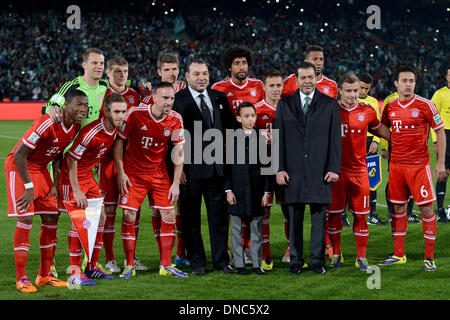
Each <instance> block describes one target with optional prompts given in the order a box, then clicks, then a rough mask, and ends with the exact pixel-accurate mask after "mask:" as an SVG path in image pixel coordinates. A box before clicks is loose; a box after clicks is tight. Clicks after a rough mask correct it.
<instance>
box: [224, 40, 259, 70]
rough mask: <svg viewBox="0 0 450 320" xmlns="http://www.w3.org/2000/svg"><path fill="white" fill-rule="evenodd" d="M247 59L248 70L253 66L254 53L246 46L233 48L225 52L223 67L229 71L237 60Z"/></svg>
mask: <svg viewBox="0 0 450 320" xmlns="http://www.w3.org/2000/svg"><path fill="white" fill-rule="evenodd" d="M242 57H243V58H245V59H247V64H248V68H249V69H250V68H251V67H252V66H253V62H254V58H253V52H252V51H251V50H250V49H249V48H248V47H246V46H233V47H229V48H227V49H225V50H224V52H223V55H222V67H223V68H224V69H225V70H227V71H228V69H230V68H231V64H232V63H233V61H234V59H236V58H242Z"/></svg>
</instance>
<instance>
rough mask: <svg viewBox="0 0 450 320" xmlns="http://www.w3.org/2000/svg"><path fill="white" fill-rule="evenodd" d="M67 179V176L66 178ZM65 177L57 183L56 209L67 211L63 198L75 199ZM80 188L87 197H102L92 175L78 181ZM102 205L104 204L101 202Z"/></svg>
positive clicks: (67, 199)
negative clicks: (57, 199) (57, 197)
mask: <svg viewBox="0 0 450 320" xmlns="http://www.w3.org/2000/svg"><path fill="white" fill-rule="evenodd" d="M67 180H68V178H67ZM67 180H66V179H61V182H60V184H59V201H58V210H59V211H64V212H67V210H66V207H65V206H64V202H63V201H64V200H66V201H70V200H75V199H74V197H73V193H72V188H71V187H70V183H69V182H68V181H67ZM79 184H80V190H81V192H83V193H84V194H85V196H86V198H88V199H93V198H102V197H103V196H102V193H101V192H100V187H99V186H98V184H97V182H96V181H95V179H94V177H92V178H90V179H89V180H83V181H79ZM103 206H104V204H103Z"/></svg>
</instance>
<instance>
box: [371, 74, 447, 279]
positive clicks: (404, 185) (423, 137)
mask: <svg viewBox="0 0 450 320" xmlns="http://www.w3.org/2000/svg"><path fill="white" fill-rule="evenodd" d="M416 78H417V73H416V71H415V69H414V68H413V67H410V66H401V67H400V68H399V70H398V72H397V75H396V78H395V81H394V85H395V86H396V87H397V92H398V98H397V99H394V100H392V101H391V102H389V103H388V104H386V106H385V107H384V109H383V116H382V120H381V121H382V123H384V124H385V125H387V126H388V127H390V128H391V130H392V134H391V160H390V165H389V200H390V201H391V202H392V203H393V205H394V212H393V214H392V222H391V227H392V237H393V239H394V254H393V255H391V256H389V257H388V258H387V259H385V260H383V261H381V262H379V264H380V265H390V264H403V263H406V255H405V236H406V229H407V216H406V207H407V203H408V198H409V196H410V195H412V196H413V198H414V201H415V202H416V204H417V205H418V206H419V211H420V213H421V215H422V228H423V236H424V239H425V259H424V268H425V270H426V271H433V270H436V264H435V262H434V244H435V240H436V217H435V214H434V209H433V202H434V201H436V195H435V192H434V188H433V180H432V172H431V167H430V154H429V152H428V138H429V134H430V127H431V128H432V129H433V130H434V131H435V132H436V138H437V141H436V146H437V162H436V167H435V170H434V174H435V176H436V178H437V180H438V181H442V180H445V179H446V177H447V172H446V170H445V150H446V137H445V132H444V129H443V128H444V122H443V121H442V119H441V116H440V114H439V112H438V110H437V108H436V106H435V105H434V103H433V102H431V101H430V100H428V99H425V98H422V97H421V96H419V95H416V94H415V93H414V89H415V85H416Z"/></svg>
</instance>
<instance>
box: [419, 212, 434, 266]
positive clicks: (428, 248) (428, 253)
mask: <svg viewBox="0 0 450 320" xmlns="http://www.w3.org/2000/svg"><path fill="white" fill-rule="evenodd" d="M422 230H423V238H424V239H425V259H426V258H432V259H434V243H435V241H436V215H435V214H434V212H433V214H432V215H431V216H428V217H424V216H422Z"/></svg>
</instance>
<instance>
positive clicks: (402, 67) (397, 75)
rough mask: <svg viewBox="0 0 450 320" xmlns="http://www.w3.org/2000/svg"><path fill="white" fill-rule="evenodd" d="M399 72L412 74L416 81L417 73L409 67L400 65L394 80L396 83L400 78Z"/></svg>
mask: <svg viewBox="0 0 450 320" xmlns="http://www.w3.org/2000/svg"><path fill="white" fill-rule="evenodd" d="M401 72H412V73H414V77H415V78H416V80H417V71H416V69H415V68H414V67H413V66H410V65H401V66H400V67H398V68H397V72H396V74H395V80H397V81H398V79H399V77H400V73H401Z"/></svg>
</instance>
